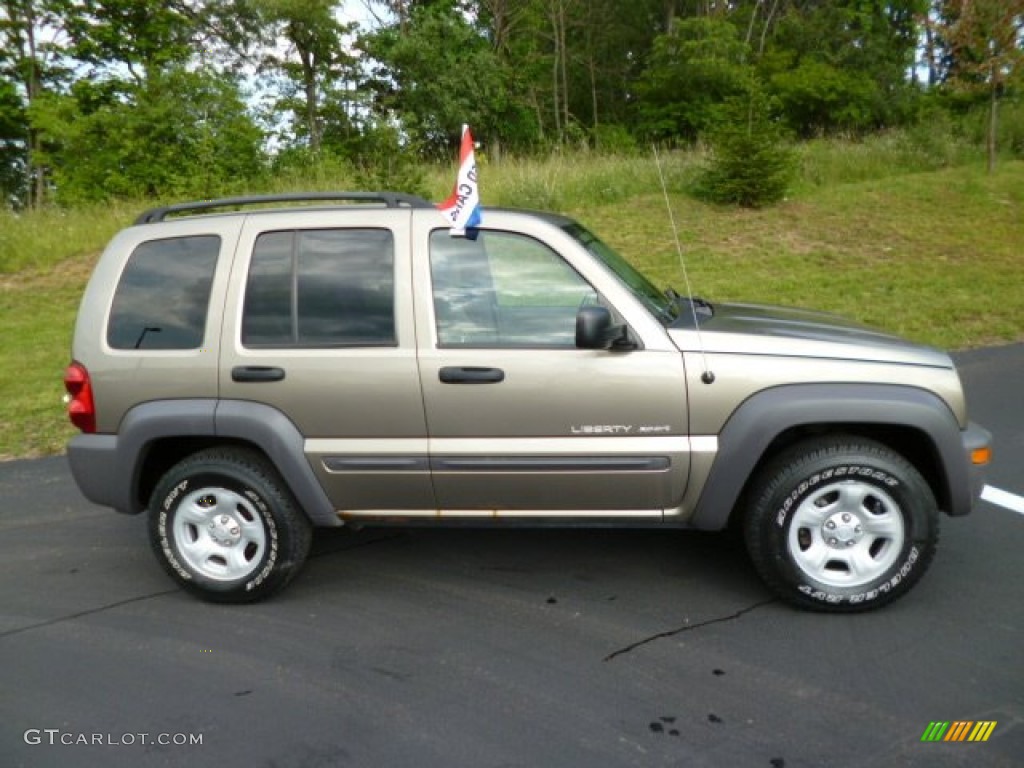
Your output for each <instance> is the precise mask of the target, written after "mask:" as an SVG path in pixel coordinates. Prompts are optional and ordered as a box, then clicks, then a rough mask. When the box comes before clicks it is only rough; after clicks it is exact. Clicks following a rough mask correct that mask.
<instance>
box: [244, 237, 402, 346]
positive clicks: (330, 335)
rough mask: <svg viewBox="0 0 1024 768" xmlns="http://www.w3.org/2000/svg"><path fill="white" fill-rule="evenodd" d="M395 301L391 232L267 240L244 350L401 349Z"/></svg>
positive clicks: (247, 312)
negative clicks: (397, 345)
mask: <svg viewBox="0 0 1024 768" xmlns="http://www.w3.org/2000/svg"><path fill="white" fill-rule="evenodd" d="M394 294H395V280H394V239H393V237H392V234H391V231H390V230H386V229H316V230H298V231H290V232H267V233H265V234H262V235H260V236H259V237H258V238H257V239H256V245H255V247H254V249H253V254H252V262H251V264H250V265H249V276H248V280H247V282H246V290H245V306H244V309H243V310H242V343H243V344H244V345H245V346H247V347H349V346H363V347H369V346H394V345H395V344H396V338H395V296H394Z"/></svg>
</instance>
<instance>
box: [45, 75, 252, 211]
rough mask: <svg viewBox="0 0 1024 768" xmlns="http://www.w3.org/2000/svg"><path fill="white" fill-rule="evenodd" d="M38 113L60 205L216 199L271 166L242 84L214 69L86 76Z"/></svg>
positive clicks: (47, 102)
mask: <svg viewBox="0 0 1024 768" xmlns="http://www.w3.org/2000/svg"><path fill="white" fill-rule="evenodd" d="M33 112H34V114H33V116H32V117H33V120H34V122H35V123H36V124H37V125H39V126H40V129H41V130H42V131H44V132H45V133H46V135H47V136H49V137H51V139H52V146H53V149H51V150H50V151H49V152H48V153H47V154H46V160H47V161H48V162H49V164H50V165H51V167H53V168H54V181H55V183H56V189H57V196H58V200H60V201H61V202H65V203H75V202H81V201H84V200H97V199H109V198H115V197H125V198H143V197H186V196H187V197H212V196H215V195H217V194H219V193H221V192H224V191H231V189H232V188H233V187H235V186H237V185H239V184H244V183H245V182H246V181H249V180H252V179H254V178H257V177H259V176H260V174H261V173H262V171H263V155H262V147H261V145H262V140H263V135H262V133H261V131H260V130H259V128H258V127H257V126H256V125H255V123H254V122H253V120H252V118H251V116H250V115H249V114H248V111H247V106H246V104H245V103H244V101H243V100H242V98H241V95H240V93H239V90H238V87H237V85H236V84H235V82H234V81H233V80H232V79H231V78H230V77H229V76H227V75H224V74H219V73H217V72H214V71H212V70H199V71H191V70H188V69H186V68H184V67H174V68H170V69H167V70H164V71H160V72H152V71H151V72H150V73H149V76H148V77H147V78H146V80H145V82H144V83H141V84H134V83H132V84H129V85H127V86H126V87H125V88H124V89H123V90H122V89H116V90H112V89H110V88H103V87H101V86H98V85H97V84H94V83H90V82H89V81H88V80H81V81H78V82H77V83H76V84H75V86H74V87H73V88H72V90H71V93H69V94H66V95H56V94H51V95H48V96H47V97H46V98H44V99H41V100H40V101H39V102H38V103H37V104H35V105H34V106H33Z"/></svg>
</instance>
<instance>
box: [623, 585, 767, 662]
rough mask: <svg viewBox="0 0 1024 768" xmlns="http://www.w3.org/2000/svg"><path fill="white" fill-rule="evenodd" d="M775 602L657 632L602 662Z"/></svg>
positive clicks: (750, 606)
mask: <svg viewBox="0 0 1024 768" xmlns="http://www.w3.org/2000/svg"><path fill="white" fill-rule="evenodd" d="M777 602H779V601H778V599H777V598H772V599H771V600H762V601H761V602H760V603H754V604H753V605H748V606H747V607H746V608H741V609H740V610H738V611H736V613H730V614H729V615H728V616H718V617H716V618H714V619H708V620H707V621H701V622H698V623H697V624H684V625H683V626H681V627H677V628H676V629H669V630H666V631H665V632H659V633H658V634H656V635H651V636H650V637H645V638H644V639H643V640H637V641H636V642H635V643H632V644H630V645H627V646H625V647H624V648H620V649H619V650H617V651H613V652H612V653H609V654H608V655H607V656H605V657H604V659H603V661H611V660H612V659H614V658H616V657H618V656H622V655H623V654H626V653H631V652H632V651H635V650H636V649H637V648H640V647H641V646H644V645H647V644H648V643H653V642H654V641H655V640H664V639H665V638H669V637H675V636H676V635H680V634H682V633H683V632H690V631H692V630H694V629H700V628H702V627H707V626H710V625H711V624H722V623H724V622H726V621H735V620H736V619H738V618H740V617H741V616H745V615H746V614H748V613H750V612H751V611H756V610H757V609H758V608H763V607H764V606H766V605H771V604H772V603H777Z"/></svg>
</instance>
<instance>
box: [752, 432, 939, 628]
mask: <svg viewBox="0 0 1024 768" xmlns="http://www.w3.org/2000/svg"><path fill="white" fill-rule="evenodd" d="M747 498H748V499H749V500H750V503H749V506H748V509H747V511H746V519H745V530H744V533H745V538H746V542H747V549H748V551H749V552H750V557H751V560H752V561H753V563H754V566H755V568H756V569H757V571H758V572H759V574H760V575H761V577H762V578H763V579H764V581H765V582H766V583H767V584H768V586H769V587H771V588H772V590H773V591H775V592H776V593H777V594H778V595H779V596H780V597H782V598H783V599H785V600H787V601H789V602H791V603H794V604H796V605H799V606H801V607H804V608H811V609H816V610H827V611H859V610H866V609H868V608H873V607H877V606H881V605H884V604H886V603H889V602H891V601H892V600H895V599H896V598H897V597H899V596H901V595H903V594H905V593H906V592H907V591H908V590H909V589H910V588H911V587H912V586H913V585H914V584H915V583H916V582H917V580H918V579H919V578H920V577H921V576H922V575H923V574H924V572H925V570H926V569H927V568H928V565H929V564H930V563H931V560H932V557H933V555H934V553H935V548H936V544H937V541H938V510H937V505H936V502H935V497H934V494H933V493H932V491H931V488H930V487H929V486H928V483H927V482H926V481H925V479H924V478H923V477H922V476H921V473H920V472H918V471H917V469H916V468H914V467H913V466H912V465H911V464H910V463H909V462H908V461H907V460H906V459H904V458H903V457H902V456H900V455H899V454H897V453H896V452H894V451H892V450H891V449H889V448H888V447H886V446H884V445H882V444H880V443H877V442H875V441H873V440H869V439H866V438H859V437H849V436H848V437H831V438H818V439H814V440H808V441H805V442H803V443H800V444H798V445H796V446H794V447H792V448H790V449H789V450H788V451H786V452H784V453H783V454H782V455H780V456H779V457H778V458H776V459H775V460H774V461H772V462H770V463H769V464H768V465H767V466H766V467H765V468H764V469H763V470H762V471H761V472H760V473H759V474H758V476H757V477H756V478H755V480H754V483H753V485H752V488H751V493H749V494H748V496H747Z"/></svg>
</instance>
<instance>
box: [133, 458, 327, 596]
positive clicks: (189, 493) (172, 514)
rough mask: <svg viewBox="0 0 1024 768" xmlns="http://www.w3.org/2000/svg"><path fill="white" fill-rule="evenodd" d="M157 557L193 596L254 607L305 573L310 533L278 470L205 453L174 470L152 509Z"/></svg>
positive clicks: (154, 496) (256, 461)
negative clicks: (300, 570) (259, 601)
mask: <svg viewBox="0 0 1024 768" xmlns="http://www.w3.org/2000/svg"><path fill="white" fill-rule="evenodd" d="M149 532H150V543H151V544H152V546H153V551H154V552H155V553H156V556H157V558H158V559H159V560H160V562H161V564H162V565H163V566H164V569H165V570H166V571H167V572H168V573H169V574H170V575H171V577H172V578H173V579H174V580H175V581H177V582H178V583H179V584H180V585H181V586H182V587H184V588H185V589H186V590H187V591H189V592H191V593H192V594H194V595H197V596H198V597H201V598H203V599H204V600H211V601H214V602H231V603H241V602H251V601H254V600H259V599H262V598H264V597H267V596H268V595H270V594H271V593H273V592H275V591H277V590H278V589H280V588H281V587H283V586H284V585H285V584H287V583H288V581H290V580H291V578H292V577H293V576H294V575H295V573H296V572H297V571H298V570H299V569H300V568H301V567H302V564H303V562H305V559H306V555H307V554H308V552H309V547H310V542H311V539H312V531H311V526H310V524H309V521H308V519H307V518H306V517H305V515H304V514H303V513H302V512H301V511H299V510H298V508H297V506H296V504H295V502H294V501H293V500H292V497H291V494H290V493H289V491H288V489H287V488H286V487H285V485H284V483H283V482H282V481H281V480H280V479H279V477H278V476H277V473H276V472H275V471H274V470H273V468H272V467H271V466H270V465H269V464H268V463H267V462H266V460H265V459H263V458H262V457H261V456H260V455H259V454H257V453H255V452H253V451H249V450H245V449H241V448H233V447H231V448H212V449H209V450H204V451H200V452H199V453H196V454H193V455H192V456H189V457H188V458H186V459H184V460H182V461H181V462H179V463H178V464H176V465H175V466H173V467H172V468H171V469H170V470H168V472H167V473H166V474H165V475H164V476H163V477H162V478H161V479H160V481H159V482H158V483H157V485H156V488H155V489H154V491H153V494H152V496H151V500H150V505H149Z"/></svg>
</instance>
